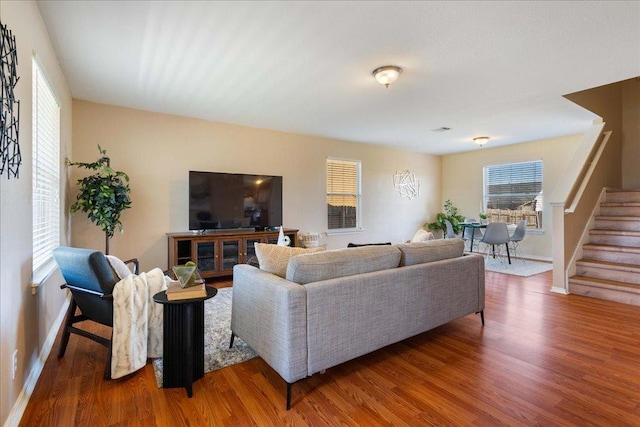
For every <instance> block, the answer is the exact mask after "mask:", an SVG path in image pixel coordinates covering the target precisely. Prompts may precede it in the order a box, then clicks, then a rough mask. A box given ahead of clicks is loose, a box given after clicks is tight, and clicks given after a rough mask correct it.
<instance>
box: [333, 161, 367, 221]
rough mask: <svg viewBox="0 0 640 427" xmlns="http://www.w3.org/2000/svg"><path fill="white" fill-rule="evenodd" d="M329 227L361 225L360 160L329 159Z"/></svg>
mask: <svg viewBox="0 0 640 427" xmlns="http://www.w3.org/2000/svg"><path fill="white" fill-rule="evenodd" d="M327 208H328V210H327V211H328V217H327V223H328V229H329V230H340V229H354V228H359V227H360V214H359V211H360V162H359V161H352V160H337V159H327Z"/></svg>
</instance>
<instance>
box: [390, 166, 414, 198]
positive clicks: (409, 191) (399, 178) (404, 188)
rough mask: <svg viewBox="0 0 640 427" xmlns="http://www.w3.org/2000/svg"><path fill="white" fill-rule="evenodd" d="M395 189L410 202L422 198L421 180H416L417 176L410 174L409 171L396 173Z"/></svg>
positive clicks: (394, 179)
mask: <svg viewBox="0 0 640 427" xmlns="http://www.w3.org/2000/svg"><path fill="white" fill-rule="evenodd" d="M393 187H394V188H395V189H396V190H397V191H398V192H399V193H400V195H401V196H402V197H406V198H407V199H409V200H411V199H415V198H417V197H420V180H419V179H417V178H416V175H415V174H413V173H411V172H409V169H405V170H403V171H400V172H396V173H395V175H393Z"/></svg>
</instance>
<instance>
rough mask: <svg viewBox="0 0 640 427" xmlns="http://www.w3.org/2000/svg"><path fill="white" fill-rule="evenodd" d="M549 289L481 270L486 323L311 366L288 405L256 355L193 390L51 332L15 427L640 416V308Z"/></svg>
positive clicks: (575, 420) (454, 325)
mask: <svg viewBox="0 0 640 427" xmlns="http://www.w3.org/2000/svg"><path fill="white" fill-rule="evenodd" d="M230 285H231V283H230V282H228V281H227V282H219V283H217V284H216V286H218V287H224V286H230ZM550 288H551V273H550V272H548V273H543V274H540V275H537V276H532V277H529V278H520V277H515V276H507V275H503V274H499V273H491V272H487V274H486V308H485V319H486V324H485V326H484V327H483V326H481V324H480V321H479V318H478V316H477V315H470V316H465V317H464V318H461V319H457V320H455V321H453V322H450V323H448V324H446V325H443V326H441V327H439V328H436V329H434V330H432V331H429V332H426V333H424V334H421V335H418V336H415V337H412V338H409V339H407V340H404V341H402V342H400V343H396V344H394V345H391V346H388V347H385V348H383V349H380V350H378V351H376V352H374V353H371V354H369V355H365V356H363V357H359V358H357V359H355V360H352V361H349V362H346V363H343V364H342V365H339V366H337V367H334V368H331V369H328V370H327V371H326V373H324V374H316V375H314V376H312V377H311V378H308V379H306V380H303V381H300V382H298V383H296V384H294V386H293V407H292V408H291V410H290V411H286V410H285V390H286V384H285V382H284V380H282V378H280V377H279V376H278V375H277V373H275V371H273V369H271V368H270V367H269V366H268V365H267V364H266V363H265V362H264V361H263V360H262V359H260V358H256V359H252V360H250V361H247V362H244V363H242V364H238V365H234V366H231V367H227V368H224V369H221V370H219V371H215V372H211V373H209V374H207V375H205V377H204V378H202V379H201V380H199V381H197V382H196V383H195V384H194V396H193V398H191V399H189V398H188V397H187V396H186V393H185V391H184V389H178V388H176V389H163V388H157V386H156V383H155V376H154V373H153V368H152V367H151V364H148V365H147V366H145V368H143V369H142V370H141V371H139V372H137V373H135V374H132V375H130V376H128V377H126V378H123V379H118V380H111V381H104V380H103V379H102V370H103V368H104V362H105V357H106V351H105V349H104V347H102V346H100V345H97V344H95V343H93V342H91V341H89V340H86V339H83V338H80V337H77V336H72V337H71V340H70V341H69V346H68V348H67V353H66V355H65V357H64V358H62V359H60V360H59V359H57V358H56V353H57V349H58V345H59V341H60V337H58V339H57V341H56V343H55V345H54V348H53V351H52V354H51V355H50V356H49V358H48V360H47V362H46V364H45V366H44V369H43V371H42V374H41V376H40V379H39V381H38V384H37V386H36V387H35V390H34V392H33V394H32V396H31V398H30V401H29V404H28V406H27V408H26V411H25V413H24V415H23V418H22V422H21V425H23V426H69V425H78V426H80V425H81V426H128V425H136V426H176V425H185V426H186V425H208V426H217V425H220V426H228V425H232V426H245V425H259V426H262V425H277V426H305V425H308V426H316V425H347V426H350V425H353V426H357V425H394V426H395V425H500V424H503V425H580V426H589V425H594V426H595V425H616V426H627V425H628V426H632V425H635V426H637V425H640V308H639V307H636V306H629V305H624V304H618V303H614V302H610V301H600V300H597V299H592V298H587V297H582V296H574V295H568V296H567V295H559V294H553V293H551V292H550V291H549V289H550ZM91 330H92V331H94V332H96V331H97V332H99V333H102V334H108V329H106V328H104V329H103V328H102V327H92V328H91Z"/></svg>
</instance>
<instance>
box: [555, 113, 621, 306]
mask: <svg viewBox="0 0 640 427" xmlns="http://www.w3.org/2000/svg"><path fill="white" fill-rule="evenodd" d="M604 127H605V123H603V122H599V123H594V124H593V125H592V126H591V128H589V130H588V131H587V132H586V133H585V134H584V136H583V138H582V140H581V141H580V143H579V144H578V147H577V148H576V152H575V154H574V156H573V158H572V159H571V160H570V162H569V164H568V166H567V168H566V169H565V171H564V173H563V175H562V177H561V179H560V180H559V181H558V184H557V185H556V188H554V191H553V192H552V194H551V197H550V201H549V204H550V205H551V208H552V219H553V220H552V223H553V231H552V258H553V287H552V288H551V290H552V291H553V292H558V293H563V294H568V293H569V285H568V278H569V276H570V275H571V274H573V272H575V259H576V255H578V252H579V251H580V250H581V248H582V243H583V240H584V236H585V235H586V234H585V232H586V231H587V230H588V228H589V223H590V220H591V218H592V215H593V213H594V209H596V207H597V205H598V203H599V201H600V197H601V194H602V188H603V187H606V186H607V185H609V183H608V180H607V178H606V176H605V174H604V173H603V171H604V170H606V168H605V167H604V164H603V163H602V162H601V159H602V157H603V155H604V154H605V150H606V148H607V144H608V142H609V139H610V136H611V132H610V131H608V132H604ZM607 152H608V151H607ZM608 158H610V156H608Z"/></svg>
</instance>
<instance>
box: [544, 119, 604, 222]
mask: <svg viewBox="0 0 640 427" xmlns="http://www.w3.org/2000/svg"><path fill="white" fill-rule="evenodd" d="M604 125H605V124H604V123H603V122H600V123H594V124H593V125H592V126H591V127H590V128H589V130H587V132H586V133H585V134H584V136H583V137H582V140H580V143H579V144H578V147H577V148H576V152H575V154H574V155H573V158H572V159H571V161H570V162H569V164H568V165H567V168H566V169H565V171H564V173H563V174H562V176H561V177H560V179H559V180H558V183H557V184H556V187H555V188H554V189H553V193H551V197H550V198H549V204H550V205H552V206H562V207H563V208H566V207H567V205H568V204H569V203H568V202H569V200H571V205H572V206H574V209H575V204H577V202H579V198H576V197H575V196H576V195H577V193H578V188H579V187H580V184H581V183H582V182H584V181H585V179H584V178H586V174H587V173H588V172H589V170H590V171H591V173H593V167H594V163H593V162H592V161H591V159H593V158H594V157H595V156H596V152H597V151H600V154H602V151H601V150H597V148H598V147H599V146H602V144H598V142H599V141H600V138H601V136H602V134H603V132H602V131H603V129H604ZM608 140H609V138H607V141H608ZM602 149H604V147H602ZM598 159H599V156H598ZM583 191H584V189H583ZM580 195H582V193H580Z"/></svg>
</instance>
